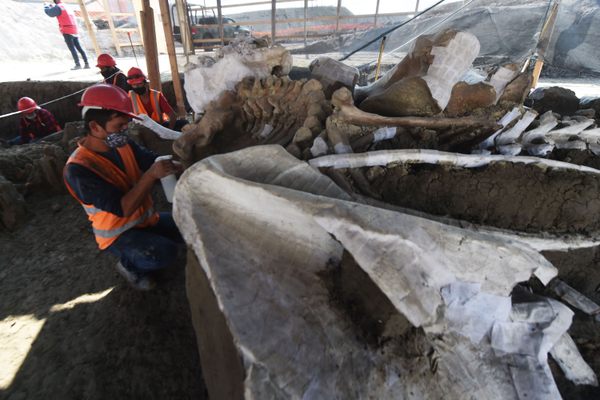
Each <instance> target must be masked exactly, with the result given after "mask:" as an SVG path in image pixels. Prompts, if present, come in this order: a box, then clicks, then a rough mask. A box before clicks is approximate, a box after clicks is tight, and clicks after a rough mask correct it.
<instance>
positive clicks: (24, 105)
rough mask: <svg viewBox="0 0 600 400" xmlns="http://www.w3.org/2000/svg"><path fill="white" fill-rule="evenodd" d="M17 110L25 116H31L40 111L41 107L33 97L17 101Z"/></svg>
mask: <svg viewBox="0 0 600 400" xmlns="http://www.w3.org/2000/svg"><path fill="white" fill-rule="evenodd" d="M17 109H18V110H19V111H21V112H22V113H24V114H29V113H31V112H33V111H35V110H39V109H40V107H39V106H38V105H37V103H36V102H35V100H33V99H32V98H31V97H21V98H20V99H19V101H17Z"/></svg>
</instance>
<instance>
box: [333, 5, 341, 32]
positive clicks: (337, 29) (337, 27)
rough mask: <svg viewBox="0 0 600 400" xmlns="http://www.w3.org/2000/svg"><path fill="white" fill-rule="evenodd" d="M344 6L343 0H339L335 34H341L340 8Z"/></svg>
mask: <svg viewBox="0 0 600 400" xmlns="http://www.w3.org/2000/svg"><path fill="white" fill-rule="evenodd" d="M341 8H342V0H338V3H337V10H336V13H335V34H336V35H338V36H339V30H340V9H341Z"/></svg>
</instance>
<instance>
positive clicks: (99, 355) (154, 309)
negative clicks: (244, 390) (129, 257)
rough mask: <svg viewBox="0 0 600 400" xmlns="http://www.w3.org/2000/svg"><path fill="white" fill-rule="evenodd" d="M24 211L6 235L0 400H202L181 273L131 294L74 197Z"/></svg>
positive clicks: (1, 236)
mask: <svg viewBox="0 0 600 400" xmlns="http://www.w3.org/2000/svg"><path fill="white" fill-rule="evenodd" d="M27 203H28V208H29V211H30V216H29V217H30V218H29V220H28V222H27V223H26V224H25V225H24V226H22V227H21V228H19V229H18V230H17V231H16V232H13V233H7V232H0V343H2V344H1V345H0V365H1V368H0V371H1V372H0V398H1V399H10V400H17V399H142V398H143V399H192V398H193V399H204V398H206V395H205V389H204V386H203V382H202V373H201V370H200V364H199V359H198V351H197V348H196V340H195V337H194V331H193V328H192V324H191V320H190V311H189V306H188V303H187V299H186V294H185V282H184V278H185V277H184V271H183V266H182V267H181V268H180V269H179V270H177V271H173V273H172V275H171V276H170V279H168V280H167V281H165V282H163V283H162V284H161V285H160V286H159V287H158V288H157V290H155V291H151V292H147V293H144V292H138V291H135V290H132V289H130V288H129V287H128V286H127V285H126V283H125V281H124V280H123V278H121V277H120V276H119V275H118V274H117V273H116V271H115V269H114V268H113V266H114V264H115V262H116V259H115V258H114V257H112V256H111V255H109V254H105V253H103V252H100V251H99V250H98V249H97V247H96V245H95V242H94V240H93V237H92V234H91V232H90V228H89V223H88V221H87V218H85V216H84V213H83V211H82V210H81V207H80V206H79V205H78V204H77V203H76V202H75V201H74V200H73V199H72V198H71V197H70V196H69V195H67V194H63V195H57V196H54V197H30V198H28V199H27ZM38 330H39V333H38ZM36 333H37V335H36ZM29 344H30V345H31V348H30V349H28V346H29ZM21 361H22V363H21ZM13 373H14V374H15V375H14V379H11V378H12V375H13Z"/></svg>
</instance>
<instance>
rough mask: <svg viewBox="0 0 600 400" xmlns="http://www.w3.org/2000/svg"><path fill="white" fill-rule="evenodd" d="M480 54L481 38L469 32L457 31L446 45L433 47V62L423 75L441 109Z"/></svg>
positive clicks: (444, 106)
mask: <svg viewBox="0 0 600 400" xmlns="http://www.w3.org/2000/svg"><path fill="white" fill-rule="evenodd" d="M478 54H479V40H477V38H476V37H475V36H474V35H472V34H471V33H467V32H457V33H456V35H455V36H454V38H453V39H451V40H450V41H449V42H448V44H447V45H446V46H444V47H441V46H434V47H433V48H432V49H431V55H432V56H433V63H432V64H431V65H430V66H429V69H428V70H427V75H425V76H424V77H423V79H424V80H425V82H427V85H428V86H429V90H430V91H431V95H432V97H433V98H434V99H435V100H436V101H437V103H438V106H439V107H440V109H442V110H443V109H445V108H446V106H447V105H448V102H449V101H450V94H451V92H452V88H453V87H454V85H455V84H456V83H457V82H458V81H459V79H460V78H461V77H462V76H463V75H464V74H465V72H467V71H468V69H469V67H471V64H472V63H473V61H474V60H475V57H477V55H478Z"/></svg>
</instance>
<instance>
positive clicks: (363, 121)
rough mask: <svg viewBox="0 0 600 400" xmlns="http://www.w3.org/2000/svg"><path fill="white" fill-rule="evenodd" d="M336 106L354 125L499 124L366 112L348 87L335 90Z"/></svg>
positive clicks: (435, 126)
mask: <svg viewBox="0 0 600 400" xmlns="http://www.w3.org/2000/svg"><path fill="white" fill-rule="evenodd" d="M331 102H332V104H333V105H334V107H335V110H334V113H335V114H336V116H337V117H338V118H340V119H343V120H345V121H346V122H347V123H350V124H353V125H366V126H377V127H382V126H412V127H420V128H431V129H445V128H450V127H472V128H473V129H475V128H477V127H484V128H489V129H491V130H493V129H497V128H498V127H499V126H498V124H497V123H496V122H495V121H493V120H489V119H485V118H477V117H460V118H438V117H430V118H425V117H383V116H380V115H377V114H372V113H368V112H364V111H362V110H360V109H359V108H357V107H356V106H354V102H353V100H352V93H350V91H349V90H348V89H346V88H340V89H338V90H336V91H335V93H334V94H333V96H332V98H331Z"/></svg>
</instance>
